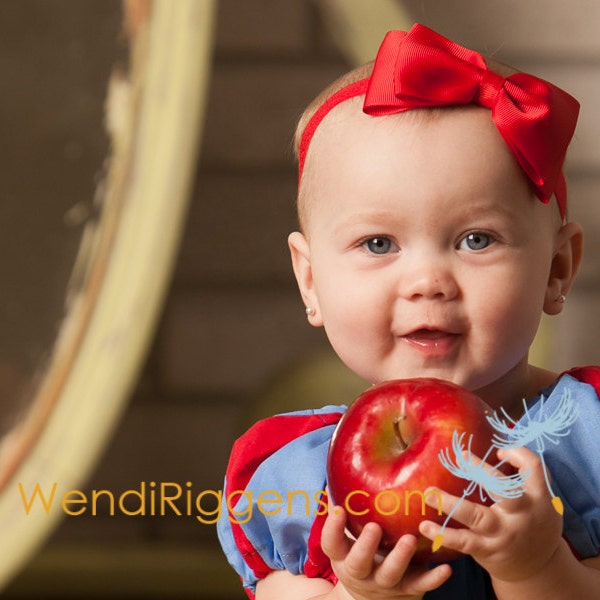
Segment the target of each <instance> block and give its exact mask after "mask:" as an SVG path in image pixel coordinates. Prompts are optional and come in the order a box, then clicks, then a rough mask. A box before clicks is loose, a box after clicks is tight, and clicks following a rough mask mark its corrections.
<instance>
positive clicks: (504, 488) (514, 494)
mask: <svg viewBox="0 0 600 600" xmlns="http://www.w3.org/2000/svg"><path fill="white" fill-rule="evenodd" d="M464 438H465V434H464V433H461V434H459V433H458V432H457V431H456V430H455V431H454V432H453V434H452V456H451V453H450V450H449V449H448V448H446V449H444V450H442V451H440V453H439V460H440V462H441V463H442V465H443V466H444V467H445V468H446V469H447V470H448V471H450V473H452V474H453V475H455V476H456V477H460V478H461V479H465V480H466V481H468V482H469V484H468V485H467V487H466V488H465V489H464V490H463V494H462V496H461V498H459V500H457V502H456V504H455V505H454V506H453V507H452V510H451V511H450V512H449V513H448V515H447V516H446V519H445V520H444V523H443V524H442V528H441V530H440V532H439V533H438V534H437V535H436V536H435V539H434V541H433V544H432V550H433V551H434V552H435V551H436V550H439V548H440V547H441V546H442V544H443V542H444V531H445V529H446V526H447V525H448V522H449V521H450V519H451V518H452V515H453V514H454V513H455V512H456V510H457V509H458V507H459V506H460V505H461V504H462V502H463V500H464V499H465V498H466V497H467V496H470V495H471V494H472V493H473V492H474V491H475V490H476V489H477V488H478V489H479V497H480V498H481V501H482V502H485V500H486V499H487V498H486V494H487V496H489V497H490V498H491V499H492V500H494V501H495V502H499V501H500V500H502V498H519V497H521V496H522V495H523V493H524V491H525V490H524V483H525V480H526V479H527V478H528V477H529V475H530V472H529V470H526V471H523V472H520V473H514V474H513V475H501V474H499V472H498V467H499V466H500V464H501V463H498V465H496V466H494V467H490V466H489V465H487V464H486V462H485V461H486V460H487V458H488V456H489V455H490V454H491V452H492V451H493V450H494V448H495V446H494V445H492V446H490V448H489V449H488V451H487V452H486V453H485V456H484V457H483V458H481V459H480V458H477V457H476V456H474V455H473V453H472V452H471V444H472V441H473V435H472V434H471V435H469V439H468V442H467V447H466V449H465V447H464V444H463V440H464Z"/></svg>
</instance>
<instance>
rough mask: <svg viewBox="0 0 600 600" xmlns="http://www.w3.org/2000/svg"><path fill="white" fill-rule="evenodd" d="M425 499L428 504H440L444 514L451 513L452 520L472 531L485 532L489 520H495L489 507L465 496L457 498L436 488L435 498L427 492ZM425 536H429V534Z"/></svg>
mask: <svg viewBox="0 0 600 600" xmlns="http://www.w3.org/2000/svg"><path fill="white" fill-rule="evenodd" d="M425 501H426V502H427V504H429V505H430V506H436V507H437V506H440V507H441V509H442V512H443V513H444V514H446V515H448V514H450V513H452V519H453V520H454V521H456V522H458V523H461V524H462V525H464V526H465V527H468V528H469V529H470V530H472V531H474V532H479V533H485V532H486V531H487V530H489V528H490V524H491V521H495V518H494V516H493V515H492V514H491V513H490V511H489V507H486V506H483V505H481V504H479V503H477V502H471V501H470V500H467V499H465V498H459V497H458V496H454V495H452V494H449V493H448V492H445V491H444V490H437V489H436V494H435V498H434V494H427V496H426V498H425ZM440 529H441V528H440ZM427 531H428V534H430V533H431V532H432V529H431V528H429V527H428V528H427ZM424 535H425V534H424ZM434 535H435V534H434ZM426 537H429V535H427V536H426Z"/></svg>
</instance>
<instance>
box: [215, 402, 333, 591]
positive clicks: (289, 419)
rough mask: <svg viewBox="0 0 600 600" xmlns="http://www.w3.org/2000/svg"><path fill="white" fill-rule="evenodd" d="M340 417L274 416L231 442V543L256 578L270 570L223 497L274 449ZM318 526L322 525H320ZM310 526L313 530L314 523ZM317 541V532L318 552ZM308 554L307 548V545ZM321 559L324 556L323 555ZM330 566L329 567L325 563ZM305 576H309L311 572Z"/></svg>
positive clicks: (238, 486)
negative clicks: (232, 541) (232, 542)
mask: <svg viewBox="0 0 600 600" xmlns="http://www.w3.org/2000/svg"><path fill="white" fill-rule="evenodd" d="M341 416H342V413H340V412H331V413H318V414H312V415H311V414H309V415H277V416H274V417H270V418H268V419H264V420H262V421H259V422H258V423H256V424H255V425H254V426H252V427H251V428H250V429H249V430H248V431H247V432H246V433H245V434H244V435H242V437H240V438H239V439H238V440H237V441H236V442H235V444H234V445H233V449H232V451H231V456H230V458H229V464H228V466H227V472H226V481H227V489H226V498H225V502H226V506H227V511H228V514H229V516H230V520H231V530H232V533H233V538H234V540H235V544H236V546H237V547H238V550H239V551H240V553H241V554H242V556H243V558H244V560H245V561H246V564H247V565H248V566H249V567H250V568H251V569H252V571H253V572H254V575H255V576H256V577H257V578H258V579H263V578H265V577H266V576H267V575H268V574H269V573H270V572H271V571H272V570H273V569H271V567H269V566H268V565H267V564H266V563H265V561H264V560H263V559H262V557H261V556H260V554H259V553H258V552H257V550H256V548H255V547H254V546H253V545H252V543H251V542H250V540H249V539H248V538H247V536H246V534H245V533H244V530H243V529H242V526H241V525H240V524H238V523H236V522H235V521H236V518H235V515H232V514H231V510H230V506H229V502H228V501H227V499H228V498H229V497H230V495H231V494H232V493H234V492H240V491H243V490H245V489H246V486H247V485H248V482H249V481H250V479H251V478H252V475H253V474H254V472H255V471H256V469H257V468H258V467H259V466H260V465H261V464H262V463H263V462H264V461H265V460H266V459H267V458H269V456H271V455H272V454H274V453H275V452H276V451H277V450H279V449H280V448H282V447H283V446H285V445H286V444H289V443H290V442H292V441H293V440H295V439H297V438H299V437H301V436H302V435H305V434H307V433H310V432H311V431H315V430H316V429H319V428H321V427H326V426H328V425H335V424H336V423H337V422H338V421H339V420H340V418H341ZM317 520H318V519H317ZM320 527H321V528H322V524H321V525H320ZM313 529H315V528H314V526H313ZM316 535H317V533H316V530H315V536H316ZM311 537H312V531H311ZM320 541H321V538H320V531H319V533H318V539H317V543H318V545H319V551H320V552H321V553H322V550H320ZM314 543H315V542H314V539H313V542H312V544H313V545H314ZM317 554H318V552H317V550H316V548H313V550H312V555H314V556H316V555H317ZM310 556H311V550H310V548H309V557H310ZM323 556H324V555H323ZM325 558H326V559H327V557H325ZM327 564H328V565H329V559H327ZM315 566H316V564H315ZM330 568H331V566H330V565H329V569H330ZM308 576H309V577H310V576H311V575H308ZM317 576H322V575H321V573H316V572H315V574H314V575H312V577H317ZM251 598H252V597H251Z"/></svg>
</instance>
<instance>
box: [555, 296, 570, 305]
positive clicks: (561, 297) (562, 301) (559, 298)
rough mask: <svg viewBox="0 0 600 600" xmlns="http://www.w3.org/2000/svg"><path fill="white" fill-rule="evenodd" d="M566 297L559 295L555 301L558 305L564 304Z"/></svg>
mask: <svg viewBox="0 0 600 600" xmlns="http://www.w3.org/2000/svg"><path fill="white" fill-rule="evenodd" d="M566 299H567V297H566V296H565V295H564V294H560V296H559V297H558V298H557V299H556V301H557V302H558V303H559V304H564V303H565V300H566Z"/></svg>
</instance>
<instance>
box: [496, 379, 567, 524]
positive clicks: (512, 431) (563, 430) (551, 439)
mask: <svg viewBox="0 0 600 600" xmlns="http://www.w3.org/2000/svg"><path fill="white" fill-rule="evenodd" d="M545 402H546V398H544V396H542V397H541V399H540V408H539V410H538V412H537V414H536V415H535V416H532V414H531V412H530V411H529V409H528V407H527V403H526V402H525V400H523V407H524V409H525V413H524V416H523V418H522V419H521V420H520V421H515V420H513V419H511V418H510V417H509V416H508V414H507V413H506V411H505V410H504V409H501V412H502V415H503V417H504V419H505V420H502V419H500V418H499V417H498V414H497V413H494V415H493V416H492V417H488V421H489V422H490V424H491V425H492V427H493V428H494V429H495V430H496V432H497V433H496V434H495V435H494V437H493V439H492V444H493V445H494V446H495V447H496V448H520V447H522V446H526V445H528V444H535V451H536V452H537V454H538V455H539V457H540V459H541V461H542V467H543V471H544V478H545V480H546V487H547V488H548V492H550V496H551V497H552V506H553V507H554V510H556V512H557V513H559V514H561V515H562V514H563V512H564V507H563V503H562V500H561V499H560V498H559V497H558V496H557V495H556V494H555V493H554V491H553V490H552V486H551V484H550V480H549V479H548V469H547V468H546V463H545V461H544V450H545V449H546V443H547V442H548V443H551V444H555V445H557V444H558V443H559V442H560V438H563V437H565V436H567V435H569V432H570V427H571V425H573V423H574V422H575V420H576V419H577V416H578V411H577V407H576V405H575V403H574V402H573V399H572V397H571V390H570V389H565V391H564V392H563V394H562V396H561V397H560V400H559V401H558V403H557V405H556V407H555V408H554V410H552V411H551V412H550V413H549V414H547V413H548V411H547V410H546V404H545Z"/></svg>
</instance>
